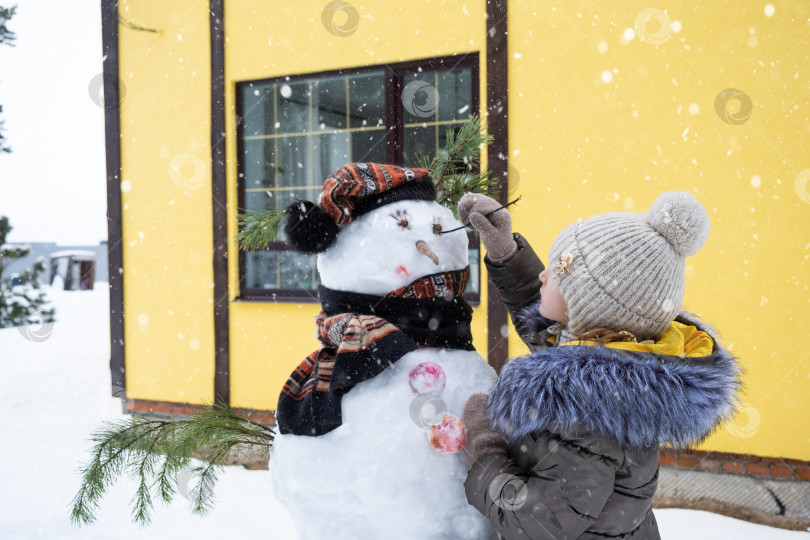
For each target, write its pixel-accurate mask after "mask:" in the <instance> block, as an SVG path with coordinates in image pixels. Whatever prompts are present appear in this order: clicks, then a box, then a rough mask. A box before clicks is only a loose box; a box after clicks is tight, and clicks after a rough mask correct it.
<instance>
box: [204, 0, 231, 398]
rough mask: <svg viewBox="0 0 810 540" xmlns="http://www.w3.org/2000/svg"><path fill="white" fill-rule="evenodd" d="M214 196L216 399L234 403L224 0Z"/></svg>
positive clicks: (215, 59) (214, 47) (218, 25)
mask: <svg viewBox="0 0 810 540" xmlns="http://www.w3.org/2000/svg"><path fill="white" fill-rule="evenodd" d="M209 12H210V14H211V23H210V24H211V193H212V199H213V200H212V205H211V206H212V207H213V211H214V251H213V257H214V259H213V267H214V370H215V371H214V399H215V400H216V401H218V402H221V403H227V404H230V402H231V368H230V340H229V332H230V330H229V325H230V315H229V311H228V310H229V306H228V303H229V301H230V297H229V293H228V244H229V242H228V219H227V218H228V215H227V212H226V211H225V209H226V204H227V189H228V185H227V177H226V170H225V21H224V6H223V0H211V2H210V4H209Z"/></svg>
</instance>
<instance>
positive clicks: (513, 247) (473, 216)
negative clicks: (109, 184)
mask: <svg viewBox="0 0 810 540" xmlns="http://www.w3.org/2000/svg"><path fill="white" fill-rule="evenodd" d="M500 207H501V204H500V203H499V202H498V201H496V200H495V199H492V198H490V197H487V196H486V195H482V194H480V193H468V194H466V195H464V196H463V197H462V198H461V200H460V201H459V202H458V217H459V219H460V220H461V222H462V223H465V224H469V225H470V227H472V228H473V229H475V230H476V231H478V233H479V234H480V235H481V242H482V243H483V244H484V247H485V248H487V255H488V256H489V260H490V261H492V262H494V263H496V264H497V263H501V262H503V261H506V260H507V259H509V258H510V257H511V256H512V255H514V254H515V252H516V251H517V243H516V242H515V239H514V238H513V237H512V216H511V215H510V214H509V211H508V210H507V209H506V208H503V209H501V210H498V211H497V212H494V211H495V210H497V209H498V208H500ZM490 212H494V213H492V214H491V215H490V216H489V217H487V214H489V213H490Z"/></svg>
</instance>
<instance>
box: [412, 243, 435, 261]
mask: <svg viewBox="0 0 810 540" xmlns="http://www.w3.org/2000/svg"><path fill="white" fill-rule="evenodd" d="M416 251H418V252H419V253H421V254H422V255H424V256H425V257H427V258H428V259H430V260H431V261H433V264H435V265H438V264H439V256H438V255H436V254H435V253H434V252H433V250H432V249H430V247H429V246H428V245H427V243H426V242H425V241H424V240H419V241H418V242H416Z"/></svg>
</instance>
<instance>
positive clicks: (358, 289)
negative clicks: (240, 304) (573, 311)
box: [270, 163, 496, 540]
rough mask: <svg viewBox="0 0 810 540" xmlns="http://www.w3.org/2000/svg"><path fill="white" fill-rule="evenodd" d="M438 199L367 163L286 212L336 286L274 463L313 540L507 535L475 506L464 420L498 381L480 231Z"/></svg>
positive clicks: (292, 238)
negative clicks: (477, 290) (471, 233)
mask: <svg viewBox="0 0 810 540" xmlns="http://www.w3.org/2000/svg"><path fill="white" fill-rule="evenodd" d="M435 199H436V190H435V187H434V184H433V180H432V178H431V177H430V175H429V173H428V171H427V170H425V169H417V168H413V169H408V168H402V167H396V166H393V165H381V164H376V163H353V164H349V165H346V166H344V167H341V168H339V169H338V170H336V171H335V172H333V173H332V174H331V175H330V176H329V178H327V180H326V181H325V182H324V185H323V189H322V191H321V194H320V195H319V198H318V203H317V204H314V203H312V202H308V201H298V202H296V203H294V204H292V205H290V207H288V208H287V210H286V214H287V222H286V225H285V231H286V233H287V237H288V242H289V244H290V245H291V246H292V247H293V248H294V249H296V250H297V251H299V252H303V253H317V254H318V257H317V267H318V272H319V274H320V279H321V286H320V288H319V297H320V300H321V307H322V313H321V314H320V315H319V316H318V317H316V326H317V330H316V335H317V336H318V339H319V341H320V343H321V345H322V348H321V349H320V350H318V351H315V352H314V353H312V354H311V355H310V356H309V357H307V358H306V359H305V360H304V361H303V362H302V363H301V364H300V365H299V366H298V368H296V370H295V371H294V372H293V373H292V375H291V376H290V378H289V379H288V381H287V383H286V384H285V385H284V389H283V391H282V393H281V395H280V397H279V405H278V409H277V412H276V420H277V423H278V430H277V431H278V434H277V435H276V438H275V441H274V442H273V446H272V448H271V454H270V467H271V476H272V482H273V489H274V492H275V494H276V497H277V498H278V499H279V500H280V501H281V502H282V503H283V504H284V505H285V506H286V508H287V509H288V510H289V512H290V514H291V516H292V518H293V520H294V522H295V524H296V527H297V528H298V531H299V533H300V538H301V540H316V539H317V540H343V539H345V540H356V539H378V538H380V539H381V538H385V539H394V540H433V539H456V540H460V539H476V540H478V539H487V540H489V539H493V538H495V537H496V536H495V533H494V531H493V529H492V528H491V527H490V525H489V523H488V521H487V520H486V518H484V516H482V515H481V514H480V513H479V512H478V511H477V510H476V509H475V508H473V507H472V506H470V505H469V504H468V503H467V499H466V496H465V492H464V485H463V484H464V480H465V479H466V476H467V466H466V460H465V457H464V453H463V446H464V443H465V441H466V428H465V427H464V424H463V421H462V420H461V418H460V417H461V415H462V411H463V409H464V405H465V403H466V401H467V399H468V398H469V397H470V396H471V395H472V394H475V393H479V392H487V391H488V390H489V388H490V387H491V385H492V383H493V381H494V379H495V372H494V371H493V369H492V368H491V367H490V366H489V365H488V364H487V363H486V361H485V360H484V359H483V358H482V357H481V356H480V355H478V354H477V353H476V352H475V350H474V349H473V346H472V336H471V332H470V321H471V318H472V309H471V308H470V306H469V304H467V302H466V301H465V300H464V298H463V296H462V293H463V292H464V288H465V286H466V283H467V279H468V277H469V266H468V251H467V235H466V232H465V231H464V230H463V227H462V224H461V223H459V222H458V221H457V220H456V219H455V218H454V217H453V214H452V213H451V212H450V211H449V210H448V209H446V208H444V207H443V206H441V205H439V204H438V203H436V202H435ZM453 229H457V230H455V231H453Z"/></svg>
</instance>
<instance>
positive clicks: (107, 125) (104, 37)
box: [101, 0, 126, 396]
mask: <svg viewBox="0 0 810 540" xmlns="http://www.w3.org/2000/svg"><path fill="white" fill-rule="evenodd" d="M101 43H102V50H103V53H104V62H103V66H104V67H103V70H104V76H103V78H104V140H105V143H104V144H105V149H106V165H107V272H108V274H107V275H108V276H109V277H108V279H109V288H110V379H111V385H112V395H113V396H121V395H122V392H123V390H124V389H125V388H126V377H125V376H124V375H125V373H124V366H125V362H124V274H123V271H122V269H123V268H124V259H123V252H122V245H121V241H122V227H121V104H120V98H119V93H118V92H119V89H118V82H119V77H118V2H117V1H116V0H102V2H101Z"/></svg>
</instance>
